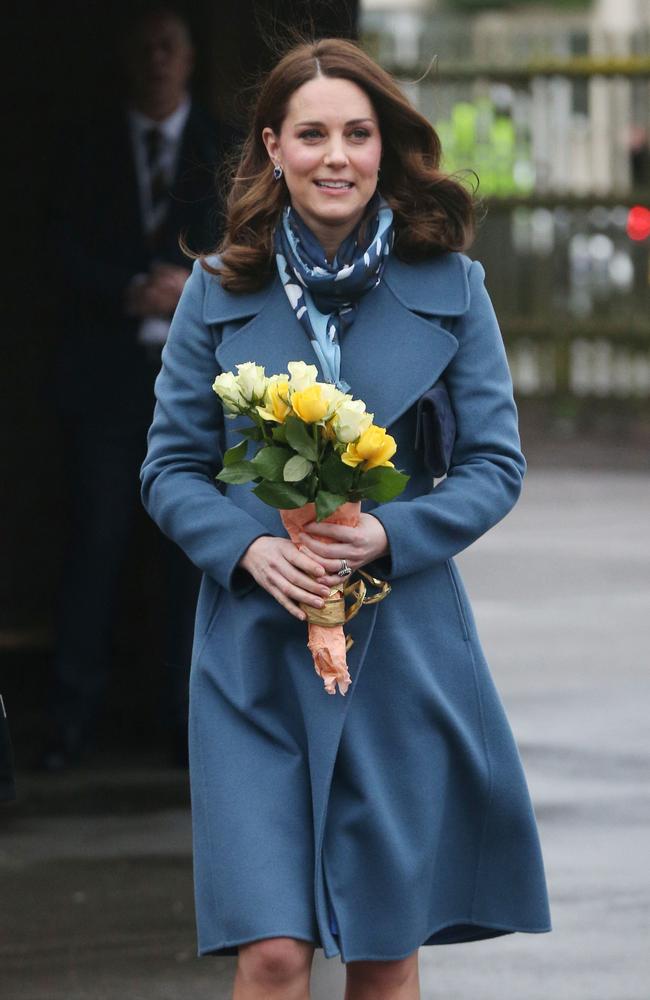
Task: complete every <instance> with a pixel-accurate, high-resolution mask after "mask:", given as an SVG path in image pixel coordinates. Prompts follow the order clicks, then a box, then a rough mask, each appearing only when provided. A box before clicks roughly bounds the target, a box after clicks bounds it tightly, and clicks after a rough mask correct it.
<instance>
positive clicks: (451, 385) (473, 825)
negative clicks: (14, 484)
mask: <svg viewBox="0 0 650 1000" xmlns="http://www.w3.org/2000/svg"><path fill="white" fill-rule="evenodd" d="M439 156H440V149H439V143H438V140H437V137H436V134H435V132H434V130H433V129H432V127H431V126H430V124H429V123H428V122H427V121H426V120H425V119H424V118H422V117H421V116H420V115H419V114H418V113H417V112H416V111H415V110H414V109H413V108H412V107H411V106H410V105H409V104H408V102H407V101H406V99H405V98H404V97H403V95H402V94H401V92H400V90H399V88H398V86H397V84H396V83H395V81H394V80H393V79H392V78H391V77H390V76H389V75H388V74H387V73H385V72H384V71H383V70H382V69H381V68H380V67H379V66H377V65H376V64H375V63H374V62H373V61H372V60H371V59H370V58H369V57H368V56H366V55H365V54H363V53H362V52H361V51H360V50H359V49H358V48H357V47H356V46H355V45H354V44H353V43H350V42H347V41H340V40H332V39H326V40H323V41H320V42H318V43H316V44H306V45H301V46H298V47H297V48H295V49H293V50H292V51H291V52H289V53H288V54H287V55H286V56H285V57H284V58H283V59H282V60H281V62H280V63H279V64H278V65H277V66H276V67H275V69H274V70H273V71H272V72H271V74H270V75H269V77H268V78H267V80H266V82H265V84H264V86H263V88H262V90H261V93H260V96H259V99H258V103H257V107H256V111H255V116H254V122H253V125H252V128H251V132H250V135H249V137H248V139H247V142H246V144H245V146H244V149H243V153H242V159H241V163H240V167H239V171H238V175H237V177H236V178H235V181H234V183H233V186H232V190H231V194H230V200H229V209H228V218H227V234H226V237H225V238H224V241H223V243H222V246H221V247H220V253H219V255H218V256H216V257H212V258H209V259H207V260H198V261H196V262H195V264H194V270H193V272H192V275H191V277H190V279H189V280H188V282H187V285H186V287H185V290H184V292H183V296H182V299H181V302H180V304H179V307H178V310H177V312H176V315H175V317H174V321H173V324H172V329H171V332H170V335H169V340H168V342H167V345H166V347H165V351H164V354H163V366H162V370H161V372H160V375H159V377H158V380H157V383H156V394H157V399H158V402H157V405H156V410H155V415H154V420H153V425H152V427H151V430H150V435H149V451H148V454H147V458H146V460H145V462H144V465H143V468H142V483H143V488H142V496H143V500H144V504H145V506H146V508H147V510H148V511H149V513H150V514H151V516H152V517H153V518H154V520H155V521H156V522H157V523H158V524H159V525H160V527H161V528H162V530H163V531H164V532H165V533H166V534H168V535H169V536H170V537H171V538H173V539H174V540H175V541H176V542H177V543H178V544H179V545H181V547H182V548H183V549H184V550H185V551H186V552H187V554H188V555H189V556H190V558H191V559H192V560H193V561H194V562H195V563H196V565H197V566H199V567H200V568H201V569H202V570H203V572H204V577H203V583H202V589H201V594H200V597H199V604H198V609H197V618H196V633H195V644H194V650H193V662H192V675H191V693H190V698H191V709H190V766H191V787H192V805H193V830H194V863H195V889H196V908H197V920H198V934H199V954H201V955H203V954H208V953H211V954H217V955H233V954H237V955H238V965H237V973H236V978H235V994H234V995H235V997H237V998H249V997H250V998H252V997H276V996H277V997H282V998H285V1000H286V998H289V997H296V998H297V997H301V998H302V997H306V996H308V989H309V970H310V965H311V960H312V956H313V951H314V947H322V948H323V949H324V953H325V955H326V957H332V956H334V955H337V954H340V956H341V960H342V961H343V962H345V963H346V973H347V977H348V992H347V993H346V997H347V998H348V1000H354V998H361V997H373V998H381V997H400V998H413V997H417V996H418V988H419V987H418V965H417V954H418V952H417V949H418V947H419V946H420V945H423V944H425V945H428V944H443V943H451V942H459V941H471V940H476V939H480V938H488V937H494V936H497V935H502V934H508V933H512V932H514V931H524V932H531V933H537V932H543V931H548V930H550V929H551V925H550V917H549V908H548V898H547V892H546V884H545V876H544V868H543V862H542V856H541V850H540V844H539V839H538V833H537V828H536V822H535V816H534V813H533V809H532V805H531V802H530V798H529V794H528V789H527V785H526V780H525V776H524V772H523V769H522V765H521V761H520V758H519V755H518V751H517V747H516V744H515V741H514V738H513V734H512V732H511V729H510V727H509V723H508V720H507V718H506V716H505V713H504V710H503V706H502V704H501V701H500V698H499V695H498V693H497V691H496V689H495V686H494V684H493V681H492V678H491V675H490V672H489V668H488V665H487V663H486V660H485V658H484V656H483V652H482V649H481V644H480V641H479V637H478V635H477V631H476V625H475V621H474V617H473V614H472V610H471V607H470V604H469V601H468V596H467V594H466V591H465V588H464V585H463V582H462V580H461V577H460V575H459V572H458V569H457V568H456V566H455V563H454V561H453V557H454V556H455V555H456V554H457V553H458V552H460V551H461V550H463V549H464V548H466V547H467V546H468V545H470V544H471V543H472V542H473V541H474V540H475V539H476V538H478V537H479V536H480V535H482V534H483V533H484V532H485V531H487V530H488V529H489V528H490V527H491V526H492V525H494V524H495V523H496V522H497V521H499V520H500V519H501V518H502V517H504V515H505V514H507V513H508V511H509V510H510V509H511V508H512V506H513V505H514V503H515V502H516V500H517V498H518V496H519V493H520V490H521V484H522V478H523V475H524V472H525V467H526V463H525V460H524V457H523V455H522V453H521V450H520V441H519V435H518V429H517V411H516V407H515V404H514V401H513V396H512V383H511V379H510V373H509V370H508V365H507V361H506V355H505V351H504V347H503V342H502V339H501V335H500V332H499V327H498V324H497V321H496V318H495V316H494V312H493V309H492V306H491V303H490V299H489V297H488V294H487V292H486V290H485V286H484V283H483V278H484V271H483V268H482V267H481V265H480V264H479V263H477V262H475V261H474V262H473V261H471V260H470V259H469V257H467V256H466V255H465V254H463V253H461V252H459V250H460V248H461V247H462V246H464V245H466V241H467V239H468V238H469V236H470V234H471V224H472V204H471V198H470V196H469V195H468V193H467V192H466V190H465V189H464V188H463V187H461V186H460V185H458V184H457V183H456V182H454V181H453V180H452V179H450V178H445V177H444V176H443V175H441V174H440V173H439V171H438V161H439ZM314 269H316V270H314ZM334 279H336V280H334ZM296 282H298V283H296ZM301 289H302V295H301V294H300V292H301ZM295 360H303V361H305V362H307V363H308V364H317V365H318V368H319V378H320V379H321V380H324V379H326V380H329V381H333V382H336V383H337V384H338V385H339V386H340V387H342V388H344V389H347V387H348V386H349V387H350V389H349V391H350V392H351V393H352V394H353V395H354V397H355V398H361V399H363V400H364V401H365V402H366V404H367V409H368V411H369V412H372V413H374V415H375V416H374V422H375V423H376V424H379V425H381V426H385V427H387V428H388V430H389V432H390V434H391V435H393V436H394V437H395V439H396V441H397V455H396V465H397V467H398V468H401V469H403V470H404V471H406V472H408V473H409V475H410V480H409V483H408V486H407V488H406V490H405V491H404V493H403V494H401V495H400V496H399V497H398V498H397V499H396V500H394V501H392V502H390V503H386V504H383V505H379V506H378V505H376V504H373V503H366V502H365V501H364V506H363V513H362V514H361V519H360V523H359V526H358V527H357V528H346V527H344V526H337V525H323V524H318V525H316V524H315V523H312V524H310V525H309V526H308V527H307V529H306V531H305V533H304V535H303V538H302V545H301V547H300V550H299V549H298V548H297V547H296V546H295V545H294V544H293V543H292V542H291V541H289V539H288V538H287V537H286V534H285V531H284V529H283V527H282V523H281V520H280V516H279V514H278V512H277V511H276V510H275V509H274V508H272V507H270V506H267V505H265V504H263V503H262V502H261V501H260V500H258V499H257V497H255V495H254V494H253V493H252V491H251V488H250V486H249V485H244V486H227V487H225V488H223V489H222V490H220V489H216V488H215V483H214V476H215V474H216V473H217V472H218V471H219V468H220V466H221V462H222V455H223V452H224V450H225V449H226V448H228V447H231V446H232V445H233V444H235V443H237V442H238V441H239V440H240V435H239V433H238V427H239V426H240V424H241V419H240V418H238V419H237V420H234V421H233V420H228V421H224V419H223V412H222V409H221V405H220V402H219V400H218V399H217V397H216V395H215V394H214V393H213V391H212V388H211V386H212V382H213V380H214V377H215V374H217V373H218V372H219V371H227V370H232V371H234V370H235V366H236V364H239V363H243V362H246V361H254V362H256V363H257V364H261V365H264V366H265V369H266V373H267V374H273V373H276V372H283V371H287V365H288V362H290V361H295ZM443 374H444V379H445V382H446V384H447V388H448V390H449V394H450V397H451V400H452V404H453V407H454V410H455V415H456V422H457V438H456V442H455V447H454V452H453V456H452V462H451V466H450V469H449V473H448V475H447V477H446V478H445V479H444V480H443V481H442V482H441V483H439V484H438V485H437V486H436V488H435V489H432V481H431V476H430V474H428V473H427V471H426V467H425V465H424V462H423V456H422V455H421V454H420V453H419V452H418V451H416V450H415V448H414V444H413V442H414V435H415V413H416V403H417V401H418V399H419V398H420V397H421V395H422V394H423V393H424V392H425V391H426V390H427V389H428V388H430V387H431V385H432V384H433V383H434V382H435V381H436V380H437V379H438V378H439V377H440V376H441V375H443ZM245 423H246V421H245V420H244V424H245ZM314 534H320V535H323V536H327V541H326V542H322V541H320V542H319V541H318V540H316V538H315V537H314ZM343 560H347V563H348V564H349V566H350V567H351V568H352V570H356V569H358V568H359V567H362V566H366V567H368V568H369V570H370V572H374V573H375V574H376V575H378V576H381V577H382V578H383V579H387V580H389V581H391V584H392V593H391V594H390V596H389V597H388V598H387V599H386V600H384V601H382V602H381V603H379V604H375V605H373V606H372V607H367V608H364V609H362V611H361V612H360V613H359V614H358V615H357V616H356V618H354V619H353V620H352V621H351V622H350V624H349V626H348V627H347V631H348V632H349V634H350V635H351V636H352V637H353V639H354V644H353V646H352V648H351V649H350V652H349V654H348V666H349V671H350V675H351V677H352V686H351V688H350V690H349V691H348V693H347V695H346V696H345V697H340V696H337V697H328V696H327V695H325V694H324V692H323V690H322V681H321V680H320V679H319V677H318V676H317V675H316V674H315V672H314V669H313V666H312V664H311V660H310V655H309V652H308V650H307V647H306V628H305V625H304V624H303V621H304V614H303V612H302V610H301V609H300V607H299V604H300V602H303V603H308V604H313V605H314V606H319V605H320V603H321V601H322V599H323V597H324V596H325V595H326V594H327V593H328V588H329V586H330V585H331V584H334V583H336V582H340V576H339V575H338V572H339V570H340V569H341V568H342V567H344V563H343Z"/></svg>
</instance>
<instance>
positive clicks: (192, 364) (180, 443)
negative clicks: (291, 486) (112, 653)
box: [140, 260, 271, 596]
mask: <svg viewBox="0 0 650 1000" xmlns="http://www.w3.org/2000/svg"><path fill="white" fill-rule="evenodd" d="M205 280H206V279H205V271H204V270H203V268H202V267H201V265H200V263H199V261H198V260H197V261H195V263H194V267H193V270H192V273H191V275H190V277H189V278H188V280H187V282H186V283H185V287H184V289H183V294H182V295H181V298H180V300H179V303H178V306H177V309H176V312H175V313H174V317H173V320H172V323H171V327H170V330H169V335H168V338H167V342H166V344H165V347H164V348H163V352H162V367H161V370H160V373H159V374H158V377H157V379H156V386H155V392H156V405H155V409H154V415H153V423H152V424H151V427H150V429H149V433H148V436H147V445H148V448H147V455H146V458H145V460H144V463H143V465H142V468H141V470H140V480H141V483H142V489H141V496H142V502H143V504H144V506H145V508H146V510H147V511H148V513H149V514H150V515H151V517H152V518H153V520H154V521H155V522H156V524H158V526H159V527H160V529H161V530H162V531H163V532H164V534H165V535H167V536H168V537H169V538H171V539H172V540H173V541H174V542H176V543H177V544H178V545H179V546H180V547H181V548H182V549H183V550H184V552H185V553H186V554H187V555H188V556H189V558H190V559H191V560H192V562H193V563H195V565H196V566H198V567H199V569H201V570H203V572H204V573H207V574H208V575H209V576H211V577H212V578H213V579H214V580H216V581H217V583H219V584H221V586H223V587H225V588H227V589H228V590H231V591H232V592H233V593H235V594H237V595H238V596H242V595H243V594H245V593H247V592H248V591H249V590H251V589H252V588H253V587H254V586H255V580H254V579H253V577H252V576H251V574H250V573H248V572H247V571H246V570H245V569H243V567H241V566H238V565H237V564H238V562H239V560H240V559H241V557H242V556H243V554H244V552H245V551H246V549H247V548H248V546H249V545H250V544H251V542H253V541H254V540H255V539H256V538H259V537H260V535H269V534H271V532H269V531H268V528H266V527H265V526H264V525H262V524H261V523H260V522H259V521H257V520H256V519H255V518H253V517H251V516H250V514H248V513H247V512H246V511H244V510H242V509H241V508H240V507H238V506H237V504H235V503H233V501H232V500H231V499H230V498H229V497H228V496H226V495H225V494H224V493H223V492H222V491H221V489H220V488H219V487H218V486H217V484H216V483H215V478H214V477H215V476H216V474H217V473H218V472H219V470H220V469H221V468H222V465H223V450H224V435H223V428H224V416H223V408H222V406H221V402H220V401H219V399H218V397H217V395H216V394H215V393H214V392H213V390H212V384H213V382H214V378H215V375H216V374H218V364H217V362H216V360H215V354H214V341H213V337H212V333H211V331H210V328H209V327H208V326H207V325H206V324H205V323H204V322H203V318H202V314H203V299H204V294H205Z"/></svg>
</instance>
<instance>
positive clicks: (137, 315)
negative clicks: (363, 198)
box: [40, 7, 234, 770]
mask: <svg viewBox="0 0 650 1000" xmlns="http://www.w3.org/2000/svg"><path fill="white" fill-rule="evenodd" d="M123 55H124V63H125V68H126V79H127V82H128V94H129V100H128V106H127V107H126V108H121V109H120V110H119V113H116V114H115V116H114V117H113V119H107V118H101V119H98V120H95V121H93V122H92V124H91V126H90V127H89V129H88V131H87V134H86V135H85V137H84V139H83V141H82V142H81V144H80V148H79V156H78V162H77V164H76V167H75V168H73V169H70V170H68V171H67V177H66V185H65V188H66V192H64V193H62V196H61V198H60V200H59V210H58V212H57V219H56V221H55V223H54V233H55V250H56V254H55V256H56V260H55V261H54V266H55V267H56V268H58V274H59V281H60V283H61V285H62V288H63V290H64V294H65V297H66V300H65V320H64V328H65V331H66V335H65V337H64V342H63V344H62V347H61V351H60V353H59V356H58V359H57V363H56V370H55V373H54V395H55V400H56V405H57V408H58V410H59V413H60V416H61V420H62V427H63V431H64V441H65V452H66V474H67V481H68V482H69V484H70V488H71V493H72V505H71V507H72V509H71V526H70V538H69V542H68V548H67V551H66V557H65V567H64V578H63V581H62V587H61V591H60V595H61V599H60V612H59V628H58V641H57V648H56V653H55V656H54V661H53V672H52V674H53V684H52V691H51V697H50V700H49V708H50V710H51V720H52V733H51V738H50V739H49V740H48V744H47V746H46V748H45V750H44V753H43V754H42V757H41V760H40V763H41V765H42V766H44V767H45V768H47V769H48V770H59V769H61V768H63V767H65V766H67V765H68V764H70V763H72V762H75V761H76V760H78V759H79V758H80V757H81V755H82V753H83V751H84V749H85V748H86V746H87V745H88V743H89V742H90V739H91V737H92V733H93V730H94V728H95V724H96V721H97V719H98V716H99V713H100V710H101V705H102V701H103V696H104V694H105V691H106V687H107V681H108V677H109V672H110V666H111V635H112V626H113V623H114V617H115V611H116V608H117V603H118V597H119V583H120V578H121V571H122V568H123V564H124V561H125V557H126V554H127V552H128V547H129V539H130V535H131V529H132V526H133V520H134V514H135V513H136V510H137V506H138V503H139V500H138V486H139V482H138V471H139V467H140V464H141V462H142V460H143V458H144V454H145V451H146V431H147V428H148V426H149V424H150V422H151V417H152V413H153V405H154V396H153V382H154V379H155V376H156V374H157V372H158V369H159V367H160V352H161V349H162V346H163V344H164V341H165V337H166V335H167V331H168V328H169V322H170V318H171V315H172V313H173V311H174V309H175V307H176V304H177V302H178V299H179V297H180V294H181V291H182V288H183V285H184V283H185V280H186V278H187V276H188V274H189V270H190V267H189V264H190V262H189V261H188V259H187V257H186V256H184V254H183V252H182V251H181V249H180V248H179V245H178V239H179V235H183V236H184V238H185V239H186V242H187V243H188V245H189V246H191V247H192V248H194V249H197V250H204V249H207V248H212V247H214V245H215V243H216V242H217V238H218V235H219V226H220V211H219V209H220V206H219V203H218V199H217V189H216V185H215V168H216V167H217V166H218V165H219V163H220V161H221V160H222V158H223V156H224V155H225V154H226V153H227V151H228V148H229V147H230V146H231V145H232V142H233V141H234V136H233V134H232V133H230V132H229V131H227V130H226V129H225V128H223V127H219V128H218V127H217V126H216V125H215V123H214V122H213V121H212V120H211V119H210V118H209V117H208V116H207V115H206V114H205V113H204V112H203V111H202V110H201V109H200V108H198V107H197V106H196V105H195V104H194V102H193V101H192V100H191V98H190V95H189V91H188V84H189V79H190V75H191V72H192V67H193V47H192V42H191V38H190V35H189V32H188V28H187V25H186V24H185V22H184V20H183V19H182V18H180V17H179V16H178V15H177V14H176V13H174V12H173V11H172V10H171V9H169V8H167V7H156V8H152V9H150V10H149V12H148V13H146V14H145V15H142V16H140V17H139V18H138V19H137V20H136V21H135V23H134V24H133V25H132V26H131V29H130V31H129V33H128V36H127V37H126V38H125V41H124V51H123ZM162 544H163V545H164V547H165V562H166V577H167V591H166V595H167V596H166V605H165V607H163V608H161V611H160V622H161V627H164V628H165V630H166V634H165V642H164V646H165V661H166V667H167V670H166V674H167V677H166V683H167V684H168V687H169V688H171V696H170V698H169V699H168V709H167V712H166V715H167V724H168V727H169V731H170V737H171V741H172V746H173V748H174V751H175V758H176V760H177V761H178V762H179V763H182V762H183V761H184V760H185V758H186V698H187V675H188V669H189V659H190V651H191V638H192V628H193V618H194V608H195V603H196V595H197V588H198V583H199V573H198V571H197V570H196V568H195V567H194V566H193V565H192V564H191V563H190V562H189V560H188V559H187V558H186V556H185V555H184V554H183V553H182V552H181V551H180V549H178V548H177V547H176V546H175V545H174V544H173V543H171V542H170V541H169V540H167V539H165V540H164V541H163V543H162ZM161 673H162V672H161ZM162 680H163V677H162V676H161V682H162Z"/></svg>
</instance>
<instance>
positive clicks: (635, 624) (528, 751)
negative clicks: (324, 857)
mask: <svg viewBox="0 0 650 1000" xmlns="http://www.w3.org/2000/svg"><path fill="white" fill-rule="evenodd" d="M649 487H650V476H649V475H648V474H647V473H644V472H633V471H617V472H611V473H603V472H598V471H595V470H594V471H583V472H575V473H574V472H569V471H566V470H557V471H552V470H546V471H543V470H541V469H535V470H529V473H528V475H527V477H526V480H525V485H524V491H523V494H522V497H521V499H520V501H519V503H518V504H517V506H516V507H515V509H514V510H513V511H512V512H511V513H510V515H509V516H508V517H507V518H506V519H505V520H504V521H503V522H502V523H501V524H499V525H497V526H496V527H495V528H493V529H492V531H490V532H488V534H487V535H485V536H484V537H483V538H482V539H480V540H479V541H478V542H476V543H475V544H474V545H473V546H472V547H471V548H470V549H469V550H468V551H467V552H464V553H462V554H461V555H460V556H459V557H458V565H459V568H460V570H461V573H462V575H463V578H464V580H465V584H466V586H467V589H468V591H469V594H470V598H471V601H472V607H473V609H474V613H475V616H476V619H477V624H478V628H479V633H480V635H481V640H482V643H483V648H484V650H485V652H486V655H487V659H488V662H489V664H490V668H491V671H492V674H493V677H494V680H495V683H496V685H497V687H498V689H499V691H500V693H501V697H502V700H503V702H504V705H505V708H506V711H507V713H508V717H509V719H510V723H511V726H512V729H513V732H514V735H515V738H516V740H517V743H518V746H519V749H520V753H521V757H522V760H523V763H524V767H525V770H526V775H527V778H528V784H529V788H530V792H531V796H532V800H533V804H534V808H535V813H536V815H537V819H538V824H539V830H540V836H541V841H542V849H543V854H544V861H545V866H546V873H547V878H548V884H549V891H550V898H551V915H552V920H553V931H552V932H550V933H548V934H521V933H519V934H513V935H509V936H506V937H503V938H496V939H492V940H488V941H482V942H472V943H468V944H456V945H447V946H438V947H427V948H421V949H420V970H421V983H422V998H423V1000H497V998H498V1000H509V998H511V997H512V998H517V1000H548V998H553V1000H648V998H649V997H650V863H649V862H650V857H649V854H650V852H649V850H648V845H649V843H650V836H649V834H650V796H649V794H648V793H649V784H650V726H648V710H649V708H650V698H649V695H650V669H649V667H650V662H649V660H650V656H649V649H650V642H649V639H650V633H649V622H650V531H649V524H650V518H649V516H648V513H649V510H650V504H649V500H650V489H649ZM19 781H20V788H21V802H19V803H17V804H15V805H13V806H9V807H4V808H3V809H2V811H1V812H0V997H2V1000H82V998H83V1000H118V998H119V1000H122V998H129V1000H208V998H210V1000H221V998H224V1000H225V998H229V997H230V995H231V982H232V975H233V971H234V961H235V960H234V959H229V958H202V959H198V958H196V955H195V938H194V913H193V900H192V884H191V838H190V823H189V812H188V808H187V787H186V781H185V777H184V775H182V774H181V773H179V772H171V771H166V770H164V769H163V768H160V767H157V768H156V767H154V766H150V767H142V768H140V769H134V768H133V767H130V768H126V767H123V768H120V767H117V766H116V765H115V762H114V761H113V762H108V763H106V764H104V763H103V762H102V761H99V762H98V765H97V767H96V768H95V769H93V770H92V771H89V770H87V771H82V772H78V773H76V774H74V775H70V776H65V777H61V778H57V779H47V781H46V782H45V780H44V779H43V778H38V777H36V776H34V775H29V774H21V775H20V776H19ZM344 973H345V970H344V967H343V965H342V964H341V962H340V959H339V958H335V959H329V960H326V959H324V958H323V954H322V951H317V952H316V958H315V961H314V970H313V977H312V985H313V990H312V996H313V998H314V1000H339V998H342V996H343V987H342V984H343V980H344Z"/></svg>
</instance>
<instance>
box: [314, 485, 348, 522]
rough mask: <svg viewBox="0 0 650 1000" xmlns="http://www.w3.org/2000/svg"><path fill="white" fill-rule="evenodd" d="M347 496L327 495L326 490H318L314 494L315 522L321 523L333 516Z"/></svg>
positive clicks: (338, 494)
mask: <svg viewBox="0 0 650 1000" xmlns="http://www.w3.org/2000/svg"><path fill="white" fill-rule="evenodd" d="M346 500H347V496H345V495H342V494H340V493H328V492H327V490H319V491H318V493H317V494H316V520H317V521H323V520H325V518H326V517H329V515H330V514H333V513H334V511H335V510H336V509H337V507H340V506H341V504H344V503H345V502H346Z"/></svg>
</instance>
